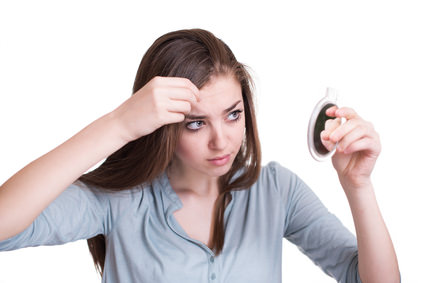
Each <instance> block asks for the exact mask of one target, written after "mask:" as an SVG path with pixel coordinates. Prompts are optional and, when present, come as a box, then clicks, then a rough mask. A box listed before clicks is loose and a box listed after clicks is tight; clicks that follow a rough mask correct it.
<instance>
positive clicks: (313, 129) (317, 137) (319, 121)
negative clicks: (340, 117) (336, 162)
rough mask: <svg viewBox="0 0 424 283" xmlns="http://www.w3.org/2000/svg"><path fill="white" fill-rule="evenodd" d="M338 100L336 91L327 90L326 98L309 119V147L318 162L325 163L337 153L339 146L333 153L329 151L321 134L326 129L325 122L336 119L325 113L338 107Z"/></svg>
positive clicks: (318, 104)
mask: <svg viewBox="0 0 424 283" xmlns="http://www.w3.org/2000/svg"><path fill="white" fill-rule="evenodd" d="M337 98H338V95H337V92H336V90H335V89H332V88H327V94H326V96H325V97H324V98H323V99H321V100H320V101H319V102H318V103H317V105H316V106H315V108H314V110H313V111H312V115H311V118H310V119H309V127H308V147H309V152H310V153H311V155H312V157H313V158H314V159H315V160H317V161H324V160H326V159H328V158H330V157H331V156H333V154H334V153H335V152H336V148H337V144H336V146H334V148H333V149H332V150H331V151H328V150H327V148H326V147H325V146H324V145H323V144H322V142H321V132H322V131H323V130H324V129H325V122H326V121H327V120H328V119H335V118H334V117H330V116H327V114H325V111H327V109H328V108H330V107H332V106H335V105H337Z"/></svg>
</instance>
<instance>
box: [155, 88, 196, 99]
mask: <svg viewBox="0 0 424 283" xmlns="http://www.w3.org/2000/svg"><path fill="white" fill-rule="evenodd" d="M161 92H163V93H166V95H167V96H168V98H170V99H171V100H174V101H175V100H181V101H189V102H192V103H195V102H198V100H197V98H196V96H195V95H194V94H193V92H192V91H191V90H189V89H187V88H183V87H167V88H165V89H162V90H161Z"/></svg>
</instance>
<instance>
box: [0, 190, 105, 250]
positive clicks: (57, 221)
mask: <svg viewBox="0 0 424 283" xmlns="http://www.w3.org/2000/svg"><path fill="white" fill-rule="evenodd" d="M109 207H110V206H109V204H108V199H107V197H105V194H104V193H101V192H99V191H96V190H93V189H90V188H88V187H86V186H85V185H84V184H82V183H81V182H78V183H74V184H72V185H70V186H69V187H68V188H67V189H66V190H65V191H64V192H63V193H62V194H60V195H59V196H58V197H57V198H56V199H55V200H54V201H53V202H52V203H50V205H49V206H48V207H47V208H46V209H44V210H43V211H42V212H41V214H40V215H39V216H38V217H37V218H36V219H35V220H34V221H33V222H32V223H31V224H30V225H29V226H28V227H27V228H26V229H25V230H24V231H22V232H21V233H19V234H17V235H15V236H13V237H11V238H9V239H6V240H4V241H0V251H8V250H15V249H19V248H24V247H35V246H40V245H60V244H64V243H67V242H73V241H76V240H80V239H88V238H91V237H94V236H96V235H97V234H105V233H107V231H108V229H109V228H110V227H109V226H110V221H109V220H110V218H109V214H110V213H109Z"/></svg>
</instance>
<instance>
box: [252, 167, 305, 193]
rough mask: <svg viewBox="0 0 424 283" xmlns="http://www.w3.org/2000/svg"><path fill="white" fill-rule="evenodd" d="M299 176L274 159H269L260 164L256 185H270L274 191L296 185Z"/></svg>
mask: <svg viewBox="0 0 424 283" xmlns="http://www.w3.org/2000/svg"><path fill="white" fill-rule="evenodd" d="M299 181H301V180H300V179H299V177H298V176H297V175H296V174H295V173H294V172H292V171H291V170H290V169H288V168H286V167H284V166H282V165H281V164H280V163H278V162H276V161H271V162H269V163H268V164H266V165H264V166H262V168H261V173H260V175H259V178H258V181H257V183H258V185H260V186H262V185H265V186H268V187H272V188H273V189H274V190H276V191H281V190H288V189H290V188H292V187H295V186H297V185H298V183H299Z"/></svg>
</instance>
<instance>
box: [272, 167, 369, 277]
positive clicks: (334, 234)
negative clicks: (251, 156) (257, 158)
mask: <svg viewBox="0 0 424 283" xmlns="http://www.w3.org/2000/svg"><path fill="white" fill-rule="evenodd" d="M274 166H275V169H274V170H275V174H276V183H277V184H276V185H277V188H278V189H279V190H280V192H281V193H282V199H283V202H284V204H285V222H284V223H285V225H284V230H283V233H284V235H283V236H284V237H285V238H286V239H287V240H289V241H290V242H292V243H294V244H295V245H296V246H297V247H298V248H299V249H300V251H302V252H303V253H304V254H305V255H307V256H308V257H309V258H310V259H311V260H312V261H313V262H314V263H315V264H316V265H318V266H319V267H320V268H321V269H322V270H323V271H324V272H325V273H326V274H328V275H330V276H331V277H333V278H335V279H336V280H337V282H343V283H353V282H359V283H360V282H361V280H360V278H359V272H358V248H357V241H356V238H355V236H354V235H353V234H352V233H351V232H350V231H349V230H348V229H347V228H346V227H345V226H343V224H342V223H341V222H340V220H339V219H338V218H337V217H336V216H335V215H333V214H332V213H330V212H329V211H328V210H327V208H326V207H325V206H324V205H323V204H322V202H321V201H320V200H319V199H318V197H317V196H316V195H315V194H314V193H313V192H312V190H311V189H310V188H309V187H308V186H307V185H306V184H305V183H304V182H303V181H302V180H301V179H300V178H299V177H298V176H297V175H295V174H293V173H292V172H290V171H289V170H287V169H285V168H284V167H282V166H281V165H279V164H278V163H274Z"/></svg>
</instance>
